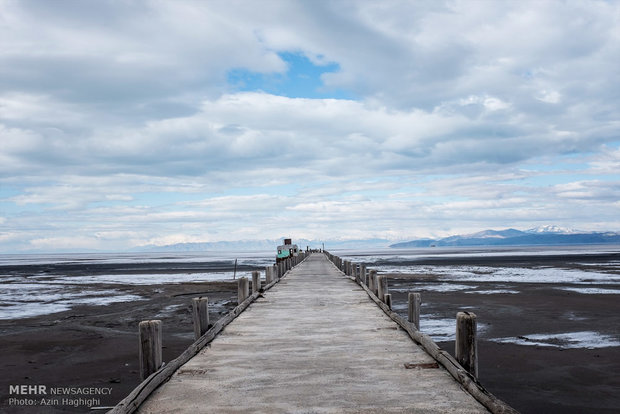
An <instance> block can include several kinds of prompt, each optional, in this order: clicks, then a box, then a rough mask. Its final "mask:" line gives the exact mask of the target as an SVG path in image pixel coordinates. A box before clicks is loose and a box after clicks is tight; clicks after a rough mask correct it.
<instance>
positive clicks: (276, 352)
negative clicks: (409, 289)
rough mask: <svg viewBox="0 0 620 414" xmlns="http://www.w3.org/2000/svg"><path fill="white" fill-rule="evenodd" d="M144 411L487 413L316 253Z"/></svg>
mask: <svg viewBox="0 0 620 414" xmlns="http://www.w3.org/2000/svg"><path fill="white" fill-rule="evenodd" d="M139 412H141V413H246V412H263V413H359V412H368V413H487V412H488V411H487V409H486V408H485V407H484V406H482V405H481V404H480V403H479V402H478V401H477V400H476V399H474V398H473V397H472V396H471V395H470V394H469V393H467V392H466V391H464V390H463V389H462V387H461V385H460V384H459V383H457V382H456V381H455V380H454V378H453V377H451V376H450V375H449V374H448V372H447V371H445V369H443V368H442V367H441V366H440V365H438V364H436V363H435V360H434V359H433V358H431V357H430V356H429V355H428V354H427V353H426V352H425V351H424V350H423V349H422V348H420V347H419V346H418V345H416V344H415V343H414V342H413V341H412V340H411V338H410V337H409V336H408V335H407V333H406V332H405V331H404V330H402V329H401V328H400V327H399V326H398V325H397V324H396V323H395V322H394V321H392V320H391V319H390V318H389V317H388V316H387V315H386V314H385V313H384V312H383V311H382V310H381V309H380V308H379V307H378V306H377V305H376V304H375V303H374V302H373V301H371V300H370V298H369V297H368V295H367V294H366V292H365V291H364V290H363V289H362V288H361V287H360V286H359V285H357V284H356V283H355V282H354V281H352V280H351V279H349V278H347V277H345V276H344V275H343V274H342V273H341V272H340V271H339V270H337V269H336V267H335V266H334V265H333V264H332V263H331V262H329V261H328V260H327V258H326V257H325V256H324V255H323V254H313V255H311V256H309V257H308V258H307V259H306V260H305V261H304V262H303V263H301V264H299V265H298V266H296V267H294V268H293V269H292V270H291V271H290V272H289V273H288V275H287V276H286V277H285V278H284V279H282V280H281V281H280V283H279V284H277V285H276V286H274V287H273V288H271V289H270V290H269V291H267V292H265V293H264V297H259V298H258V299H257V300H256V301H255V302H254V303H252V304H251V305H250V306H249V308H248V309H247V310H246V311H245V312H243V313H242V314H241V315H239V316H238V317H237V318H236V319H235V320H234V321H233V322H232V323H230V325H228V326H226V328H225V329H224V330H223V331H222V332H221V333H220V334H219V335H218V336H217V337H216V338H215V339H214V340H213V341H212V342H211V343H210V344H209V345H208V346H207V347H206V348H204V349H203V350H202V351H200V352H199V353H198V354H197V355H196V356H194V357H193V358H192V359H190V360H189V361H188V362H187V363H185V364H184V365H183V366H181V368H179V369H178V370H177V371H176V373H175V374H174V375H173V376H172V377H171V378H170V380H169V381H168V382H166V383H164V384H163V385H161V386H160V387H159V388H157V389H156V390H155V391H154V392H153V393H152V394H151V395H150V396H149V397H148V399H147V400H146V401H145V402H144V403H143V404H142V405H141V406H140V408H139Z"/></svg>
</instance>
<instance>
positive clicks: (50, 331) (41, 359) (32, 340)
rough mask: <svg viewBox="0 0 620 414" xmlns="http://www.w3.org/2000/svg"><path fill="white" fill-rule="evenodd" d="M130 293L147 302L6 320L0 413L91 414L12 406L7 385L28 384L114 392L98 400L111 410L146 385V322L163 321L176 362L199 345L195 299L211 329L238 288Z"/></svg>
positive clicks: (182, 286) (192, 286)
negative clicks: (203, 301) (142, 361)
mask: <svg viewBox="0 0 620 414" xmlns="http://www.w3.org/2000/svg"><path fill="white" fill-rule="evenodd" d="M99 287H100V288H101V289H103V290H105V289H109V288H111V287H114V288H118V285H114V286H111V285H110V286H107V285H101V286H98V288H99ZM124 290H127V291H128V292H130V293H132V294H137V295H140V296H142V297H144V298H146V299H145V300H140V301H135V302H121V303H113V304H109V305H106V306H76V307H74V308H73V309H71V310H69V311H65V312H59V313H54V314H50V315H43V316H37V317H32V318H26V319H17V320H7V321H0V334H1V338H0V343H1V349H2V353H1V354H0V369H1V371H2V375H1V376H0V398H1V404H2V405H1V408H0V412H9V413H61V412H80V413H83V412H88V411H89V408H88V407H86V406H84V405H82V406H81V407H71V406H67V405H60V406H55V407H47V406H41V405H36V406H29V407H23V406H15V405H12V406H9V405H7V401H8V399H9V397H10V396H9V395H8V391H9V385H22V384H24V385H45V386H47V387H48V388H49V387H97V388H104V387H105V388H111V395H101V396H96V398H98V399H100V404H99V405H100V406H113V405H115V404H116V403H117V402H118V401H120V400H121V399H123V398H124V397H125V396H127V394H129V393H130V392H131V391H132V390H133V389H134V388H135V387H136V386H137V385H138V384H139V383H140V380H139V372H138V369H139V366H138V334H137V331H138V323H139V322H140V321H141V320H146V319H160V320H162V322H163V346H164V349H163V359H164V361H170V360H172V359H174V358H176V357H177V356H178V355H180V354H181V353H182V352H183V351H184V350H185V349H186V348H187V347H188V345H190V344H191V343H192V342H193V340H194V337H193V335H194V334H193V326H192V318H191V298H192V297H196V296H201V295H202V296H207V297H208V298H209V303H210V319H211V323H214V322H215V321H216V320H217V319H218V318H219V317H221V316H222V315H223V314H225V313H227V312H228V311H229V310H230V309H232V308H234V307H235V306H236V305H237V285H236V283H235V282H232V283H231V282H203V283H178V284H164V285H162V284H157V285H135V286H131V287H130V288H128V287H127V286H126V285H125V287H124ZM32 306H36V304H32ZM13 397H15V396H13ZM40 397H41V396H37V398H39V399H40ZM71 398H72V399H73V398H75V397H74V396H72V397H71Z"/></svg>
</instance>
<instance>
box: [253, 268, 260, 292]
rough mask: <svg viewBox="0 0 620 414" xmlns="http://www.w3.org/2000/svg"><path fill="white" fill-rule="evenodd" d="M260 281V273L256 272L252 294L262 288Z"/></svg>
mask: <svg viewBox="0 0 620 414" xmlns="http://www.w3.org/2000/svg"><path fill="white" fill-rule="evenodd" d="M260 282H261V280H260V272H259V271H258V270H254V271H253V272H252V293H256V292H259V291H260V287H261V283H260Z"/></svg>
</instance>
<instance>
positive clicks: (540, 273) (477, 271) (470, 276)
mask: <svg viewBox="0 0 620 414" xmlns="http://www.w3.org/2000/svg"><path fill="white" fill-rule="evenodd" d="M380 269H382V270H383V269H385V272H389V273H408V274H414V275H435V276H438V277H439V278H440V279H441V280H445V281H458V282H508V283H593V282H595V283H599V284H616V283H620V274H616V273H600V272H589V271H583V270H577V269H560V268H555V267H538V268H525V267H489V266H426V265H425V266H402V267H396V266H390V267H387V266H384V267H380Z"/></svg>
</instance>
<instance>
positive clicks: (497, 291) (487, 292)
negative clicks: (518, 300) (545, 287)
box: [465, 289, 521, 295]
mask: <svg viewBox="0 0 620 414" xmlns="http://www.w3.org/2000/svg"><path fill="white" fill-rule="evenodd" d="M465 293H477V294H479V295H498V294H502V293H509V294H518V293H521V292H519V291H518V290H510V289H494V290H493V289H491V290H472V291H469V292H465Z"/></svg>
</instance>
